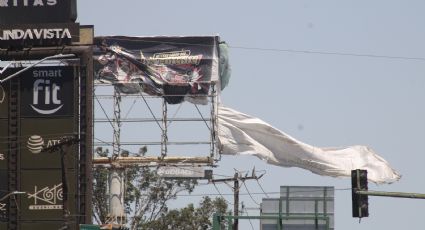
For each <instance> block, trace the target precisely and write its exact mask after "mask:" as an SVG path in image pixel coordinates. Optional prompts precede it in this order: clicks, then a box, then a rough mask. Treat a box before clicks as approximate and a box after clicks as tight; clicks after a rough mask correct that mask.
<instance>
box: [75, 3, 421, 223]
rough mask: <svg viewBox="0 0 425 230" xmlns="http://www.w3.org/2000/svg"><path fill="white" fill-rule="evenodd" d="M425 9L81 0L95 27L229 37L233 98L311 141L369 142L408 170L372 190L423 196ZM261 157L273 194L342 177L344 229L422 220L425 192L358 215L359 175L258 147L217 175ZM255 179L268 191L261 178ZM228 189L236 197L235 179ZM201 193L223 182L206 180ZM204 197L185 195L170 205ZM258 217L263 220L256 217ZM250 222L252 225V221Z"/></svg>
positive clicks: (339, 215)
mask: <svg viewBox="0 0 425 230" xmlns="http://www.w3.org/2000/svg"><path fill="white" fill-rule="evenodd" d="M424 10H425V2H424V1H419V0H411V1H395V0H385V1H384V0H377V1H364V0H359V1H347V0H338V1H336V0H334V1H331V0H322V1H313V0H297V1H288V0H280V1H277V0H274V1H273V0H265V1H251V0H246V1H236V0H235V1H223V0H218V1H194V0H180V1H164V0H156V1H140V0H121V1H112V0H90V1H79V2H78V22H80V23H81V24H83V25H94V28H95V35H96V36H101V35H102V36H106V35H125V36H154V35H179V36H180V35H219V36H220V38H221V40H223V41H226V42H227V43H228V44H229V46H230V62H231V65H232V78H231V80H230V83H229V85H228V87H227V88H226V89H225V90H224V91H223V92H222V94H221V101H222V103H223V104H225V105H226V106H229V107H231V108H234V109H236V110H239V111H241V112H244V113H247V114H250V115H253V116H256V117H259V118H261V119H263V120H264V121H266V122H268V123H269V124H272V125H273V126H275V127H276V128H278V129H280V130H282V131H284V132H286V133H288V134H290V135H292V136H293V137H295V138H297V139H299V140H301V141H303V142H306V143H309V144H311V145H315V146H323V147H325V146H350V145H355V144H362V145H367V146H369V147H371V148H372V149H374V150H375V151H376V152H378V153H379V154H380V155H381V156H382V157H383V158H385V159H386V160H387V161H388V162H389V163H390V164H391V166H392V167H393V168H394V169H396V170H397V171H398V172H399V173H400V174H401V175H402V178H401V179H400V181H398V182H396V183H393V184H389V185H379V186H378V185H375V184H369V189H371V190H379V191H399V192H416V193H425V180H424V179H423V178H422V176H423V175H425V167H423V163H424V162H425V142H424V140H425V108H424V106H423V105H424V100H425V45H424V43H423V41H425V30H424V28H425V14H423V11H424ZM180 131H181V132H184V131H185V130H184V127H181V129H180ZM130 132H133V133H132V134H131V135H135V133H137V131H134V130H131V129H130ZM254 166H255V168H256V169H257V170H263V171H264V172H266V174H265V176H264V177H262V178H261V180H260V181H259V182H260V184H261V186H262V188H263V189H264V190H265V191H266V192H278V191H279V186H283V185H303V186H304V185H305V186H310V185H314V186H334V187H335V189H336V192H335V229H344V230H357V229H362V230H375V229H402V228H405V227H407V226H408V227H409V229H422V228H423V225H424V223H423V210H425V201H423V200H414V199H400V198H386V197H369V213H370V217H368V218H363V219H362V220H361V222H360V223H359V220H358V219H356V218H352V217H351V192H350V190H347V188H350V186H351V181H350V179H349V178H330V177H323V176H318V175H315V174H313V173H310V172H309V171H306V170H302V169H297V168H282V167H277V166H272V165H267V164H265V163H264V162H262V161H261V160H259V159H257V158H255V157H248V156H243V157H242V156H236V157H233V156H232V157H230V156H227V157H226V156H223V158H222V160H221V161H220V162H219V163H218V167H217V168H215V169H214V173H215V174H221V175H223V174H224V175H233V174H234V172H235V169H237V170H240V171H248V170H251V169H252V168H253V167H254ZM246 185H247V187H248V189H249V191H250V192H251V193H261V188H260V186H259V185H258V184H257V183H256V182H255V181H251V182H250V181H248V182H247V183H246ZM218 189H219V191H220V192H221V193H222V194H224V195H225V198H226V199H227V200H228V201H229V202H231V203H232V202H233V197H232V196H228V195H227V194H231V193H232V191H231V190H230V188H229V187H228V186H226V185H218ZM193 193H194V194H204V193H217V191H216V189H215V188H214V186H211V185H202V186H199V187H198V188H196V189H195V191H194V192H193ZM241 193H244V195H242V196H241V201H243V202H244V204H245V205H246V207H249V208H250V209H249V210H248V213H249V214H250V215H258V214H259V210H258V209H256V208H258V204H257V203H260V202H261V199H262V198H264V197H265V196H264V195H261V194H254V195H253V197H252V198H253V199H251V197H250V196H247V195H246V193H247V191H246V188H245V187H242V190H241ZM271 196H272V197H273V196H274V197H277V195H276V194H273V195H271ZM198 200H199V198H197V197H195V196H194V197H190V199H187V197H184V198H180V199H177V200H176V201H173V203H172V204H171V206H173V207H181V206H184V205H187V204H188V203H191V202H195V203H196V202H197V201H198ZM254 201H255V202H254ZM253 226H254V229H259V226H258V222H253ZM240 229H252V228H251V225H250V224H249V223H247V222H246V221H244V222H243V223H241V228H240Z"/></svg>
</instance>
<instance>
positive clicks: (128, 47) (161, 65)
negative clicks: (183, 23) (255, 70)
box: [94, 36, 219, 104]
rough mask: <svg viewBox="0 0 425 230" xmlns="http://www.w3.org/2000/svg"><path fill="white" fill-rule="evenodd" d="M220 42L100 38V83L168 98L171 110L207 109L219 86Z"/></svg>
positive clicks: (205, 38) (213, 39)
mask: <svg viewBox="0 0 425 230" xmlns="http://www.w3.org/2000/svg"><path fill="white" fill-rule="evenodd" d="M218 43H219V38H218V37H217V36H198V37H123V36H112V37H97V38H96V39H95V44H96V46H95V50H94V52H95V57H94V59H95V77H96V79H95V80H97V81H99V82H104V83H105V82H106V83H114V86H115V88H116V89H118V90H119V91H120V92H121V93H124V94H140V93H142V92H144V93H147V94H149V95H154V96H163V97H164V98H165V100H166V101H167V102H168V103H169V104H178V103H181V102H183V101H189V102H192V103H196V104H206V103H207V97H206V95H207V94H208V91H209V89H210V85H211V82H216V81H218V78H219V74H218Z"/></svg>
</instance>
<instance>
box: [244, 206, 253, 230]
mask: <svg viewBox="0 0 425 230" xmlns="http://www.w3.org/2000/svg"><path fill="white" fill-rule="evenodd" d="M244 210H245V211H244ZM242 212H244V213H245V215H246V216H248V217H249V215H248V210H247V209H246V207H244V209H243V210H242ZM248 221H249V224H250V225H251V229H252V230H254V225H253V224H252V222H251V219H249V218H248Z"/></svg>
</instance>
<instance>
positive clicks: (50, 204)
mask: <svg viewBox="0 0 425 230" xmlns="http://www.w3.org/2000/svg"><path fill="white" fill-rule="evenodd" d="M32 198H34V204H33V205H30V206H29V207H28V209H30V210H51V209H62V205H58V204H57V203H58V201H61V200H62V199H63V193H62V183H60V184H57V185H54V186H53V187H52V188H49V187H44V188H42V189H41V190H38V188H37V186H34V193H33V194H30V193H29V194H28V199H32ZM40 201H41V202H42V203H43V204H40V203H39V202H40Z"/></svg>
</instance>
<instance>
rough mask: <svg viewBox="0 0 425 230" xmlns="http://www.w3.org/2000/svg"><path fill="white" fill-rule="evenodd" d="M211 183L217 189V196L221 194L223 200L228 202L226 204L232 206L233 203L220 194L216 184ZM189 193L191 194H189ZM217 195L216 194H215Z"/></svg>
mask: <svg viewBox="0 0 425 230" xmlns="http://www.w3.org/2000/svg"><path fill="white" fill-rule="evenodd" d="M212 184H213V185H214V188H215V190H217V192H218V195H219V196H221V198H223V200H224V201H226V203H227V204H228V205H230V206H232V205H234V204H232V203H230V202H229V201H228V200H227V199H226V198H225V197H224V196H223V195H222V194H221V192H220V190H219V189H218V188H217V186H216V185H215V183H212ZM182 195H183V194H182ZM190 195H191V194H190ZM232 195H233V193H232ZM207 196H209V195H207ZM216 196H217V195H216Z"/></svg>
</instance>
